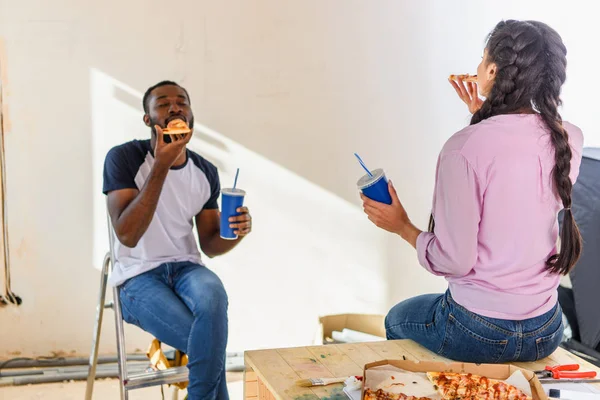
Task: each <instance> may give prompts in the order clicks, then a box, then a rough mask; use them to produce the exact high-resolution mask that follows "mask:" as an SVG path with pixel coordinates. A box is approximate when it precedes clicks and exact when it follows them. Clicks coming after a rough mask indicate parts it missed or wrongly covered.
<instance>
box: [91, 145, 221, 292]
mask: <svg viewBox="0 0 600 400" xmlns="http://www.w3.org/2000/svg"><path fill="white" fill-rule="evenodd" d="M153 165H154V152H153V150H152V147H151V145H150V140H142V141H139V140H134V141H131V142H128V143H125V144H122V145H120V146H116V147H114V148H112V149H111V150H110V151H109V152H108V154H107V156H106V159H105V161H104V187H103V192H104V194H108V193H109V192H111V191H113V190H120V189H127V188H132V189H138V190H142V187H143V186H144V183H145V182H146V179H148V176H149V175H150V170H151V169H152V166H153ZM219 192H220V183H219V175H218V172H217V168H216V167H215V166H214V165H213V164H211V163H210V162H208V161H207V160H205V159H204V158H202V157H201V156H200V155H198V154H197V153H195V152H193V151H191V150H187V158H186V162H185V164H183V165H181V166H179V167H174V168H171V169H170V170H169V172H168V174H167V177H166V179H165V182H164V185H163V188H162V192H161V194H160V197H159V200H158V205H157V207H156V212H155V213H154V217H153V218H152V222H150V225H149V226H148V229H147V230H146V232H145V233H144V235H143V236H142V238H141V239H140V241H139V242H138V244H137V246H135V247H134V248H130V247H127V246H124V245H123V244H121V243H120V242H119V240H118V239H117V238H116V235H115V241H114V243H115V249H114V251H115V258H116V260H115V265H114V267H113V272H112V274H111V276H110V278H109V284H110V285H111V286H118V285H120V284H122V283H123V282H125V281H126V280H127V279H129V278H132V277H134V276H136V275H139V274H142V273H144V272H146V271H149V270H151V269H153V268H156V267H158V266H160V265H162V264H165V263H169V262H181V261H190V262H194V263H198V264H202V260H201V256H200V251H199V250H198V244H197V243H196V239H195V237H194V233H193V227H194V222H193V219H194V217H195V216H196V215H198V214H199V213H200V211H202V210H206V209H218V204H217V199H218V197H219ZM113 234H114V233H113Z"/></svg>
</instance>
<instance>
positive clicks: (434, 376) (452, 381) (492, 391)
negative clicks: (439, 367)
mask: <svg viewBox="0 0 600 400" xmlns="http://www.w3.org/2000/svg"><path fill="white" fill-rule="evenodd" d="M427 377H428V378H429V380H430V381H431V383H433V384H434V386H435V387H436V388H437V391H438V393H439V394H440V395H441V396H442V398H443V399H444V400H455V399H482V400H487V399H490V400H491V399H494V400H532V398H531V397H529V396H527V395H526V394H525V393H523V392H522V391H521V390H519V389H518V388H516V387H514V386H512V385H509V384H507V383H505V382H502V381H499V380H496V379H489V378H486V377H483V376H479V375H472V374H459V373H451V372H428V373H427Z"/></svg>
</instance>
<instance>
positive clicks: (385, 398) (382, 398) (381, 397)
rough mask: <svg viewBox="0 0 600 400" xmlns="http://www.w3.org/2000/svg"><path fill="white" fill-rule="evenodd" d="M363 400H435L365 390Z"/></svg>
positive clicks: (379, 390) (380, 390)
mask: <svg viewBox="0 0 600 400" xmlns="http://www.w3.org/2000/svg"><path fill="white" fill-rule="evenodd" d="M363 400H433V399H432V398H431V397H416V396H407V395H405V394H402V393H390V392H386V391H385V390H382V389H378V390H371V389H365V397H364V398H363Z"/></svg>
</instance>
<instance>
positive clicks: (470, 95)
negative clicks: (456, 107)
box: [448, 78, 483, 114]
mask: <svg viewBox="0 0 600 400" xmlns="http://www.w3.org/2000/svg"><path fill="white" fill-rule="evenodd" d="M448 81H450V84H451V85H452V87H453V88H454V90H455V91H456V94H457V95H458V97H460V99H461V100H462V101H463V102H464V103H465V104H466V105H467V107H469V112H470V113H471V114H475V113H476V112H477V110H479V109H480V108H481V105H482V104H483V100H481V99H480V98H479V89H478V88H477V84H476V83H473V82H467V86H466V87H465V83H464V82H463V80H462V79H461V78H458V79H457V80H456V82H455V81H453V80H452V79H448Z"/></svg>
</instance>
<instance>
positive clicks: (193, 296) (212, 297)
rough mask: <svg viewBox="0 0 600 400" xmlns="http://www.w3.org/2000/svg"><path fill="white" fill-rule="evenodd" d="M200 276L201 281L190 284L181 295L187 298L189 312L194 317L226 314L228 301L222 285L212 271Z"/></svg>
mask: <svg viewBox="0 0 600 400" xmlns="http://www.w3.org/2000/svg"><path fill="white" fill-rule="evenodd" d="M208 272H209V273H205V274H203V275H202V278H201V279H198V280H195V281H193V282H190V285H189V287H188V289H189V290H186V291H185V293H183V295H184V296H185V297H189V300H190V302H191V307H190V309H191V311H192V313H193V314H194V316H197V315H198V314H211V315H220V314H226V313H227V308H228V306H229V299H228V296H227V292H226V291H225V287H224V286H223V283H222V282H221V280H220V279H219V277H218V276H217V275H216V274H214V273H213V272H212V271H208Z"/></svg>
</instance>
